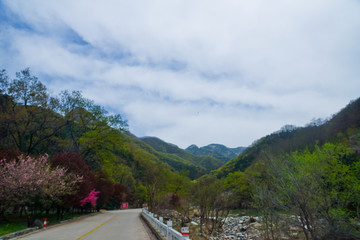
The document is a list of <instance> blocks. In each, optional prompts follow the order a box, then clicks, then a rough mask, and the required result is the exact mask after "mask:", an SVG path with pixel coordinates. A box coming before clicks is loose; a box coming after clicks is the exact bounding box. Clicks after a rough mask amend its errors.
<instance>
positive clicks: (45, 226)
mask: <svg viewBox="0 0 360 240" xmlns="http://www.w3.org/2000/svg"><path fill="white" fill-rule="evenodd" d="M43 227H44V228H46V218H44V225H43Z"/></svg>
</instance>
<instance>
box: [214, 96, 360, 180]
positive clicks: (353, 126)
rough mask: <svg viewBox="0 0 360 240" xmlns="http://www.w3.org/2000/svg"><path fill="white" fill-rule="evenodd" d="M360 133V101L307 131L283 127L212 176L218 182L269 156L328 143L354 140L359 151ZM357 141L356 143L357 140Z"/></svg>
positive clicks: (255, 143)
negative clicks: (219, 179)
mask: <svg viewBox="0 0 360 240" xmlns="http://www.w3.org/2000/svg"><path fill="white" fill-rule="evenodd" d="M359 132H360V98H359V99H357V100H354V101H351V102H350V103H349V104H348V105H347V106H346V107H345V108H343V109H342V110H341V111H340V112H339V113H337V114H335V115H333V117H332V118H331V119H330V120H328V121H326V122H321V123H320V124H318V123H316V122H314V123H310V124H308V125H307V126H306V127H296V128H295V127H291V128H289V127H284V128H282V130H280V131H277V132H275V133H272V134H270V135H267V136H265V137H263V138H261V139H259V140H257V141H255V142H254V143H253V144H252V145H251V146H250V147H249V148H247V149H246V150H245V151H244V152H243V153H241V154H240V155H239V156H237V157H236V158H234V159H232V160H230V161H229V162H227V163H226V164H225V165H223V166H221V167H220V168H219V169H216V170H214V171H212V172H211V173H210V174H211V175H215V176H217V177H219V178H221V177H225V176H227V175H228V174H229V173H231V172H235V171H239V170H240V171H243V170H245V169H246V168H247V167H249V166H250V165H251V164H252V163H254V162H256V161H257V160H258V159H259V158H261V157H262V156H264V154H267V155H275V156H276V155H280V154H286V153H290V152H294V151H299V150H303V149H306V148H307V149H312V148H314V146H315V145H316V144H317V145H322V144H324V143H326V142H337V141H340V142H341V141H343V139H353V141H355V144H357V145H356V146H353V147H356V148H357V147H358V144H359V143H358V142H359ZM356 139H357V140H356ZM350 144H351V143H350Z"/></svg>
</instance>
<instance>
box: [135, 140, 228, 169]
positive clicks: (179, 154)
mask: <svg viewBox="0 0 360 240" xmlns="http://www.w3.org/2000/svg"><path fill="white" fill-rule="evenodd" d="M141 140H142V141H143V142H145V143H147V144H148V145H150V146H151V147H153V148H154V149H155V150H156V151H158V152H161V153H163V154H162V156H163V157H165V156H168V158H171V159H177V160H178V161H179V162H180V163H181V162H182V163H184V164H187V165H189V164H190V165H195V166H199V167H201V168H203V169H205V170H206V171H210V170H214V169H216V168H218V167H220V166H221V165H222V162H221V161H220V160H219V159H216V158H214V157H211V156H196V155H194V154H191V153H188V152H187V151H185V150H183V149H181V148H179V147H177V146H176V145H173V144H170V143H166V142H164V141H162V140H161V139H159V138H156V137H143V138H141ZM170 165H171V164H170Z"/></svg>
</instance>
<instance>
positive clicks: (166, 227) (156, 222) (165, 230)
mask: <svg viewBox="0 0 360 240" xmlns="http://www.w3.org/2000/svg"><path fill="white" fill-rule="evenodd" d="M141 214H142V215H143V217H145V218H146V219H147V220H148V222H149V223H150V224H151V225H152V226H153V227H154V228H155V229H156V230H158V231H159V232H160V233H161V234H162V235H163V236H165V237H166V240H190V238H189V236H183V235H182V234H181V233H179V232H178V231H176V230H175V229H173V228H172V221H167V224H164V223H163V218H162V217H159V219H157V218H155V217H154V214H153V213H151V212H148V211H146V210H145V209H143V211H142V213H141Z"/></svg>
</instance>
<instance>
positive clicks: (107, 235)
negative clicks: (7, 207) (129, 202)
mask: <svg viewBox="0 0 360 240" xmlns="http://www.w3.org/2000/svg"><path fill="white" fill-rule="evenodd" d="M140 213H141V209H128V210H117V211H107V212H104V213H100V214H97V215H95V216H91V217H87V218H84V219H81V220H78V221H73V222H69V223H66V224H59V225H58V226H53V227H49V228H48V229H43V230H40V231H38V232H34V233H30V234H28V235H25V236H22V237H19V238H17V239H21V240H49V239H51V240H62V239H64V240H95V239H96V240H99V239H100V240H105V239H106V240H111V239H124V240H127V239H129V240H145V239H146V240H150V239H153V238H152V237H151V234H150V233H149V231H148V230H147V228H146V227H145V226H144V224H143V222H142V220H141V219H140Z"/></svg>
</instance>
